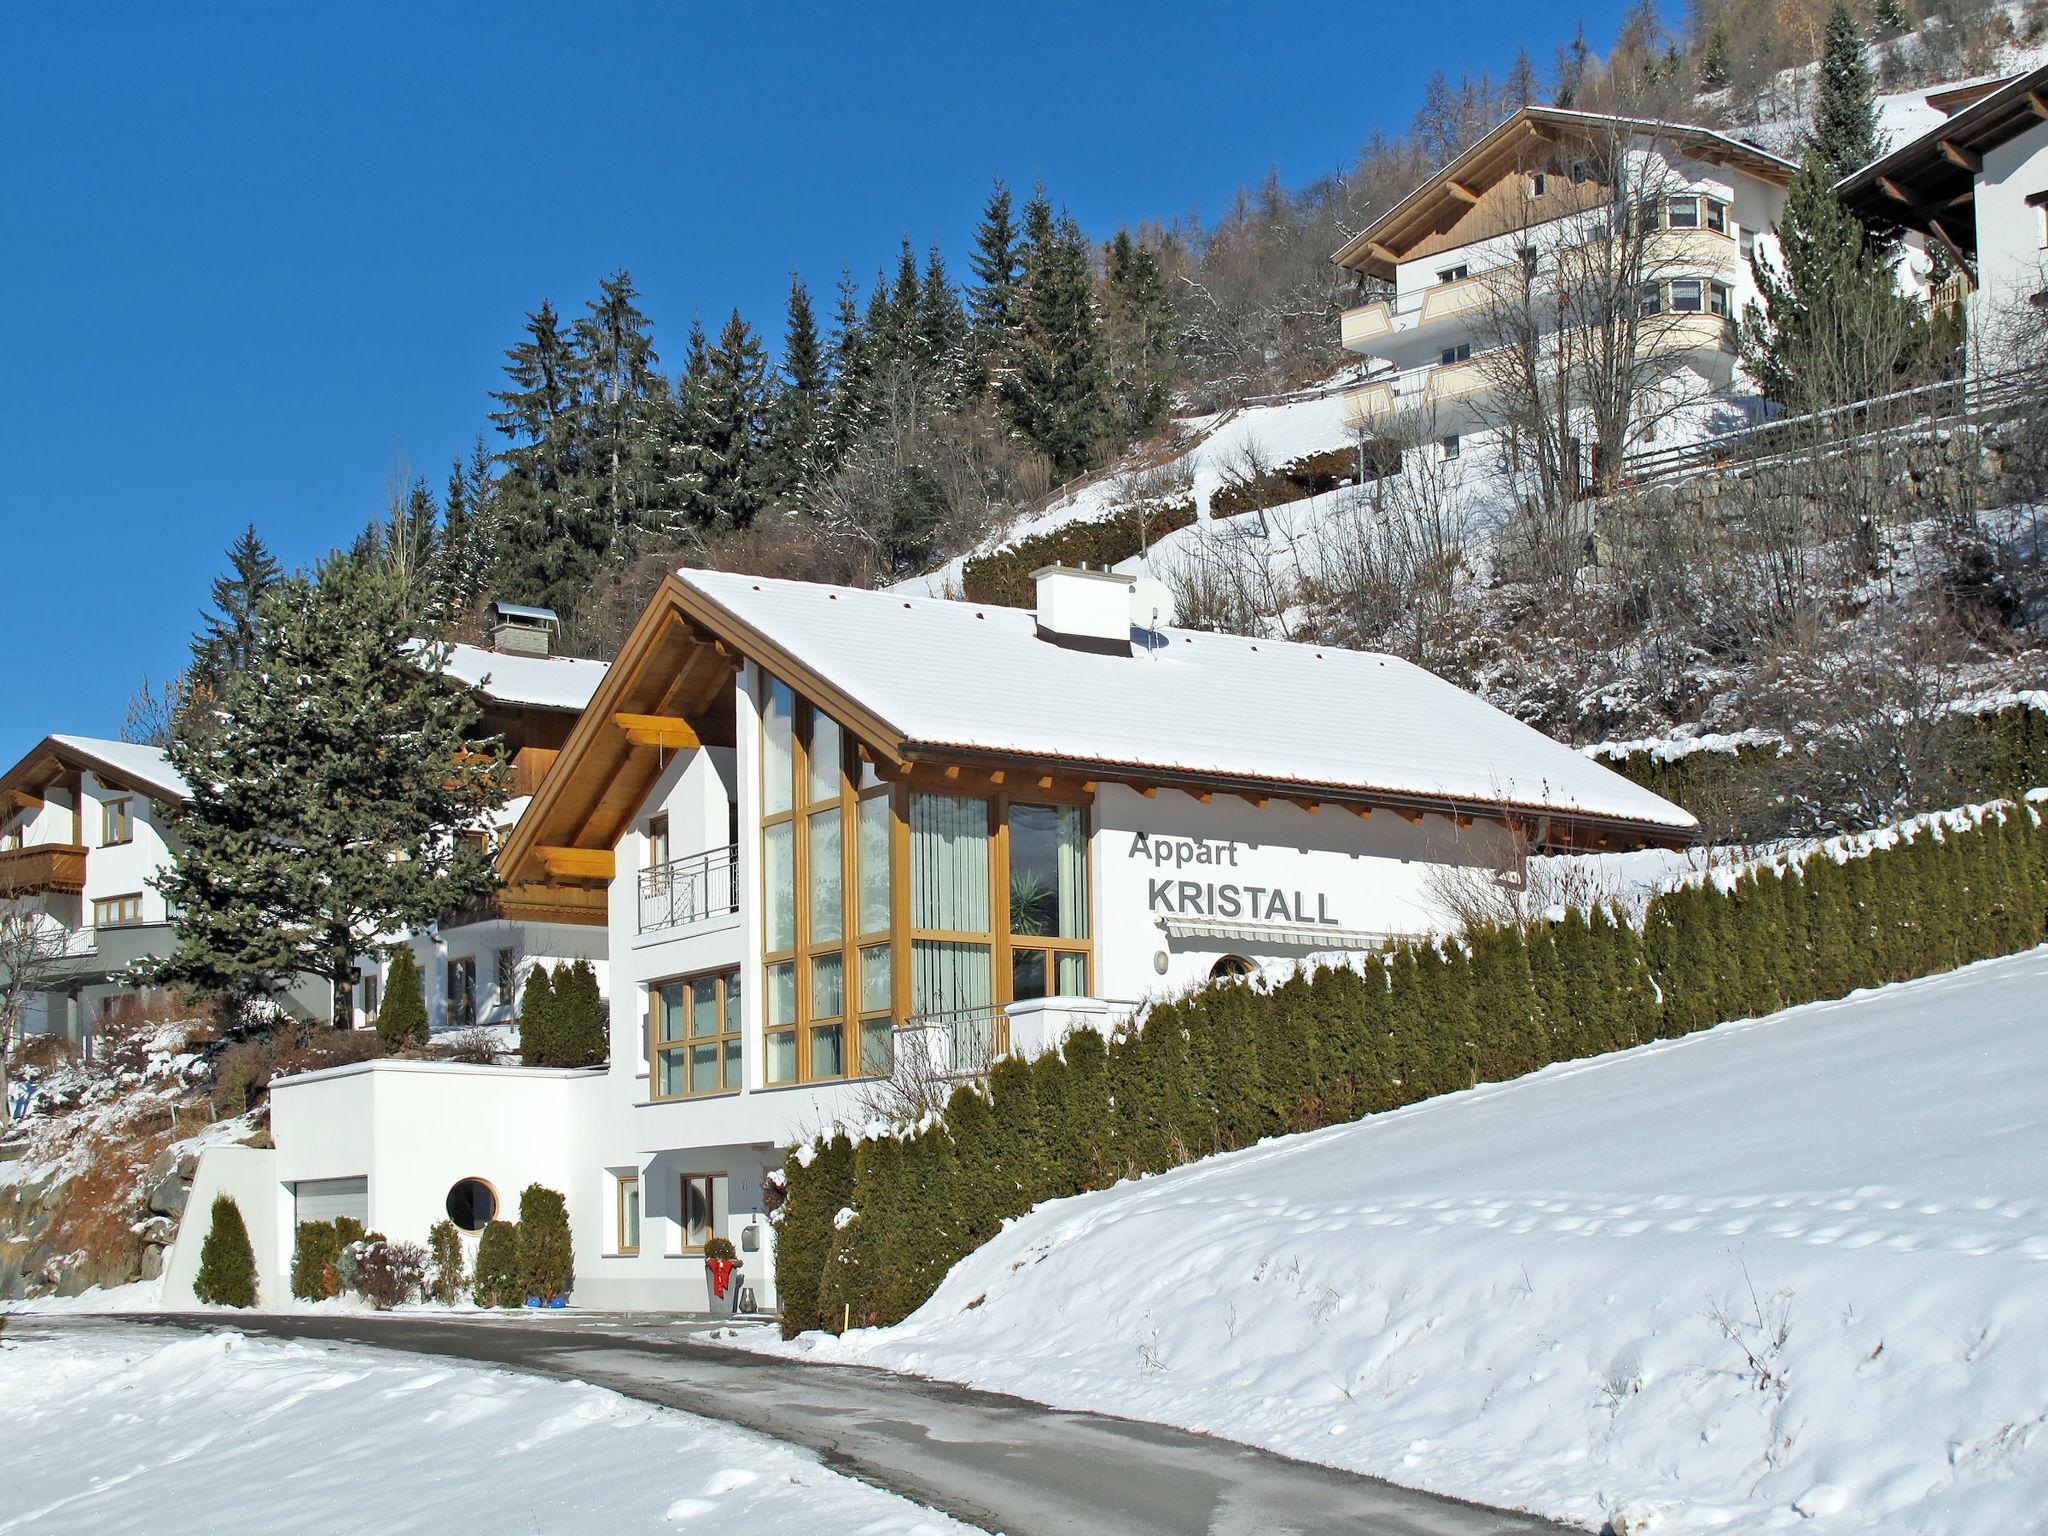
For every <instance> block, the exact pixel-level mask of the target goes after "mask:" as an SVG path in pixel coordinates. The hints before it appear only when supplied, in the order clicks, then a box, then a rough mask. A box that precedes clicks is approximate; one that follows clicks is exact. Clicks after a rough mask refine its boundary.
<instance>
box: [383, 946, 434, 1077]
mask: <svg viewBox="0 0 2048 1536" xmlns="http://www.w3.org/2000/svg"><path fill="white" fill-rule="evenodd" d="M377 1038H378V1039H379V1040H380V1041H382V1042H383V1045H384V1049H385V1050H387V1051H390V1052H391V1053H393V1054H394V1055H395V1054H397V1053H398V1052H399V1051H402V1050H405V1049H406V1048H407V1047H409V1046H411V1047H418V1046H423V1045H425V1044H426V1043H427V1004H426V999H425V998H424V997H423V996H422V995H421V992H420V968H419V966H418V964H417V963H416V962H415V961H414V960H413V955H412V946H411V945H410V944H397V945H393V946H392V950H391V965H390V967H389V969H388V970H387V971H386V972H385V975H384V1002H383V1004H382V1006H380V1007H379V1008H378V1009H377Z"/></svg>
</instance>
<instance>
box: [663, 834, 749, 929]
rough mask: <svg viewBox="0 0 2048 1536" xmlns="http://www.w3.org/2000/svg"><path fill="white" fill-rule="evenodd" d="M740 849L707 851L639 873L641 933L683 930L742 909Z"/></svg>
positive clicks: (732, 845)
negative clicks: (664, 929) (708, 919)
mask: <svg viewBox="0 0 2048 1536" xmlns="http://www.w3.org/2000/svg"><path fill="white" fill-rule="evenodd" d="M739 870H740V864H739V847H738V845H736V844H728V845H727V846H726V847H723V848H710V849H706V850H705V851H704V852H703V853H693V854H690V855H689V856H688V857H687V858H681V859H671V860H669V862H668V863H666V864H656V865H654V866H652V867H651V868H648V869H643V870H641V871H640V931H641V932H642V933H653V932H655V931H656V930H657V929H662V928H681V927H684V926H686V925H687V924H690V923H701V922H703V921H704V920H705V919H706V918H710V917H724V916H725V915H726V914H728V913H732V912H737V911H739V909H740V875H739Z"/></svg>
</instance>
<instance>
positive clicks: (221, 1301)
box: [192, 1195, 256, 1307]
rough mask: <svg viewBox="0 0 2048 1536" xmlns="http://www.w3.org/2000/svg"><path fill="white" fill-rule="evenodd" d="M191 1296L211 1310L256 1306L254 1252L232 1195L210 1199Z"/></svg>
mask: <svg viewBox="0 0 2048 1536" xmlns="http://www.w3.org/2000/svg"><path fill="white" fill-rule="evenodd" d="M192 1294H193V1295H194V1296H196V1297H198V1298H199V1299H200V1300H201V1301H203V1302H205V1303H206V1304H207V1305H208V1306H211V1307H253V1306H255V1305H256V1250H255V1249H254V1248H252V1247H251V1246H250V1245H249V1228H248V1226H247V1225H246V1224H244V1222H243V1221H242V1211H241V1207H240V1206H238V1205H236V1204H235V1201H234V1197H233V1196H232V1195H216V1196H214V1199H213V1222H212V1225H210V1226H209V1227H208V1228H207V1229H206V1242H205V1244H204V1245H203V1246H202V1247H201V1248H200V1250H199V1273H198V1274H197V1275H195V1276H194V1277H193V1280H192Z"/></svg>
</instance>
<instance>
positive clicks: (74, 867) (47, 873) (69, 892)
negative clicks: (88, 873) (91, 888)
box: [0, 843, 86, 899]
mask: <svg viewBox="0 0 2048 1536" xmlns="http://www.w3.org/2000/svg"><path fill="white" fill-rule="evenodd" d="M85 853H86V851H85V849H83V848H81V847H78V846H77V845H76V844H72V843H30V844H29V845H28V846H27V847H25V848H7V849H0V899H5V898H7V897H10V896H40V895H42V894H44V893H45V892H51V891H54V892H57V893H58V894H60V895H65V896H77V895H80V894H81V893H83V892H84V890H85Z"/></svg>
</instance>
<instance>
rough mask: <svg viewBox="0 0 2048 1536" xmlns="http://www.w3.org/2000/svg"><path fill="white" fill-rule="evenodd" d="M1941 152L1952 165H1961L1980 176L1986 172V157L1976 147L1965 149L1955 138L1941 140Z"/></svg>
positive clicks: (1972, 173)
mask: <svg viewBox="0 0 2048 1536" xmlns="http://www.w3.org/2000/svg"><path fill="white" fill-rule="evenodd" d="M1941 154H1942V158H1943V159H1945V160H1947V161H1948V163H1949V164H1950V165H1959V166H1961V167H1962V168H1963V169H1964V170H1966V171H1968V172H1969V173H1970V174H1971V175H1972V176H1980V175H1982V174H1983V172H1984V157H1983V156H1982V155H1980V154H1978V153H1977V151H1975V150H1974V149H1965V148H1964V147H1963V146H1962V145H1960V144H1958V143H1956V142H1955V141H1954V140H1953V139H1943V140H1941Z"/></svg>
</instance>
